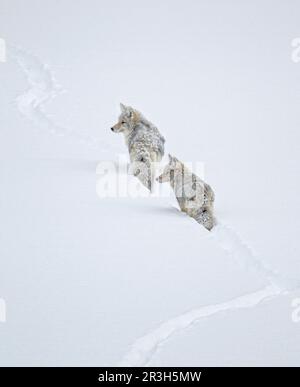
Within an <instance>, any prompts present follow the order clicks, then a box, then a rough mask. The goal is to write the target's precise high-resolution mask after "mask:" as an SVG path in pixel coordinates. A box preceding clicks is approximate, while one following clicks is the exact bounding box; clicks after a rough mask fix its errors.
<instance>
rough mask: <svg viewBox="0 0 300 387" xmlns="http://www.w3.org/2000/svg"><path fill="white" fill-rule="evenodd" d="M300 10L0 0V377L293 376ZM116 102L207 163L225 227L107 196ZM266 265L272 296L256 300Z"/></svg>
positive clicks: (286, 5)
mask: <svg viewBox="0 0 300 387" xmlns="http://www.w3.org/2000/svg"><path fill="white" fill-rule="evenodd" d="M299 14H300V2H299V1H296V0H289V1H284V2H283V1H274V0H272V1H271V0H270V1H267V0H254V1H233V0H232V1H229V0H226V1H221V0H219V1H216V0H214V1H208V0H207V1H196V0H194V1H192V0H185V1H177V0H175V1H174V0H172V1H171V0H168V1H167V0H163V1H156V0H154V1H151V2H149V1H133V0H128V1H121V0H119V1H116V0H112V1H96V0H85V1H83V0H76V1H71V0H61V1H54V0H43V1H38V0H27V1H21V0H20V1H17V0H0V37H1V38H3V39H5V41H6V44H7V61H6V62H5V63H0V104H1V114H0V136H1V138H0V181H1V189H0V209H1V218H0V298H3V299H4V300H5V302H6V308H7V322H6V323H0V343H1V345H0V364H1V365H10V366H11V365H23V366H26V365H46V366H52V365H71V366H73V365H84V366H85V365H89V366H106V365H117V364H129V365H145V364H149V365H158V366H170V365H171V366H173V365H178V366H207V365H216V366H217V365H299V347H300V346H299V344H300V323H298V324H297V323H295V322H293V321H292V317H291V316H292V312H293V308H292V306H291V303H292V300H293V299H294V298H296V297H299V295H300V293H299V290H297V289H295V287H294V286H292V285H294V283H295V280H294V279H296V280H297V279H299V280H300V260H299V256H300V255H299V250H300V249H299V228H300V221H299V193H300V192H299V161H300V160H299V125H300V115H299V97H300V63H298V62H297V61H293V60H292V58H293V57H292V55H293V50H295V47H292V41H293V39H295V38H297V37H299V36H300V27H299ZM54 80H55V81H54ZM56 82H57V84H59V85H60V86H61V89H59V88H58V87H57V85H56ZM119 102H123V103H125V104H130V105H132V106H134V107H136V108H137V109H139V110H140V111H142V112H143V113H144V114H145V116H146V117H147V118H148V119H149V120H151V121H152V122H153V123H155V124H156V125H157V126H158V128H159V129H160V131H161V132H162V133H163V135H164V136H165V138H166V140H167V142H166V145H167V151H169V152H171V153H172V154H174V155H176V156H177V157H178V158H180V159H182V160H184V161H192V162H197V161H200V162H203V163H204V164H205V178H206V180H207V182H208V183H209V184H210V185H211V186H212V187H213V188H214V190H215V193H216V216H217V218H218V220H219V221H220V223H221V226H220V228H219V230H216V232H215V233H213V234H210V233H208V232H207V231H206V230H204V229H203V228H201V227H200V226H199V225H198V224H196V223H195V222H194V221H193V220H192V219H188V218H187V217H185V216H184V215H182V214H180V213H179V212H178V211H177V210H176V209H175V208H174V207H173V205H174V204H175V200H174V198H173V197H171V199H166V198H164V199H159V198H153V197H149V198H144V199H137V200H133V199H130V198H128V199H126V198H125V199H124V198H123V199H120V198H111V199H100V198H99V197H98V196H97V194H96V185H97V179H99V176H98V177H97V176H96V167H97V164H98V163H99V162H100V161H101V160H111V161H116V160H117V159H118V153H119V152H125V151H126V149H125V145H124V143H123V139H122V138H121V136H117V135H115V134H113V133H111V131H110V127H111V125H112V124H114V123H115V122H116V119H117V115H118V114H119ZM228 243H229V247H228ZM226 249H227V250H226ZM266 265H267V266H268V267H270V270H271V272H272V276H273V274H274V273H275V272H277V274H276V275H275V274H274V276H273V277H274V278H275V277H276V276H278V278H281V279H282V282H281V281H280V282H281V283H280V290H279V291H278V294H276V295H275V293H276V290H275V291H274V294H273V293H272V292H273V290H271V295H272V294H273V296H272V297H271V298H269V297H268V296H264V293H263V295H262V296H260V293H259V294H258V295H257V293H256V292H257V291H260V290H261V289H264V288H265V286H269V285H268V284H269V282H268V280H267V279H266V278H265V269H264V268H265V266H266ZM296 282H297V281H296ZM291 288H293V290H291ZM286 289H289V290H288V291H287V292H286V291H285V290H286ZM243 296H246V298H245V299H243V298H242V300H241V303H240V304H238V306H237V307H234V308H233V307H232V305H233V304H231V303H230V301H231V300H235V299H239V297H243ZM260 301H263V302H262V303H261V302H260ZM228 302H229V304H228ZM223 303H224V308H223V309H222V308H221V310H219V309H218V306H216V305H219V304H222V305H223ZM205 306H209V307H211V309H209V311H210V312H209V313H208V315H205V313H206V312H207V310H206V309H201V308H203V307H205ZM199 308H200V309H199ZM188 311H195V315H193V316H192V317H191V318H190V320H189V318H186V317H184V316H185V315H184V313H186V312H188ZM199 313H200V315H201V313H202V314H203V313H204V316H203V317H202V318H199ZM180 316H183V318H182V320H180ZM197 316H198V317H197ZM178 317H179V320H178V319H177V318H178ZM168 321H169V323H168ZM181 323H182V324H181ZM190 323H193V324H192V325H190ZM164 324H166V326H165V325H164ZM160 327H162V329H160ZM187 328H188V329H187ZM145 336H146V339H144V341H143V340H141V341H136V340H137V339H138V338H140V337H142V338H143V337H144V338H145ZM165 339H167V340H165ZM122 359H123V360H122ZM120 362H121V363H120Z"/></svg>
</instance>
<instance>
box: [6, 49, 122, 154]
mask: <svg viewBox="0 0 300 387" xmlns="http://www.w3.org/2000/svg"><path fill="white" fill-rule="evenodd" d="M8 55H9V58H11V59H12V60H13V61H15V62H16V63H17V65H18V66H19V68H20V69H21V70H22V72H23V73H24V75H25V77H26V79H27V81H28V84H29V88H28V90H27V91H26V92H24V94H22V95H20V96H18V97H17V99H16V104H17V108H18V110H19V112H20V113H21V114H22V115H23V116H25V117H26V118H27V119H29V120H31V121H33V122H34V123H35V124H36V125H37V126H38V127H40V128H43V129H44V130H47V131H49V132H50V133H51V134H54V135H57V136H67V137H71V138H72V139H74V140H76V141H78V142H80V143H83V144H84V145H87V146H89V147H93V148H97V149H99V152H102V153H108V152H109V151H110V150H113V151H118V152H119V151H120V150H119V148H118V147H116V146H113V145H111V144H109V143H107V142H105V141H104V140H103V139H101V138H95V137H93V136H89V135H85V134H82V133H79V132H77V131H76V130H74V129H71V128H68V127H65V126H63V125H61V124H59V123H57V122H56V121H55V120H54V119H53V118H52V117H50V116H49V115H48V114H47V112H46V110H45V107H46V104H47V103H49V102H51V101H52V100H53V99H55V98H56V97H58V96H59V95H61V94H62V93H64V92H65V90H64V89H63V87H62V86H61V85H60V84H59V83H58V82H57V80H56V79H55V77H54V75H53V72H52V71H51V69H50V67H49V66H48V65H47V64H44V63H42V62H41V61H40V60H39V58H38V57H37V56H35V55H33V54H32V53H30V52H29V51H27V50H24V49H22V48H19V47H15V46H8Z"/></svg>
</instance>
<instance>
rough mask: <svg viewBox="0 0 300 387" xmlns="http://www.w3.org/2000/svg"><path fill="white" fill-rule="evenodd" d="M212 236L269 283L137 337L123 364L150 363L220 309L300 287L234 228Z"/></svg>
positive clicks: (221, 228) (250, 303)
mask: <svg viewBox="0 0 300 387" xmlns="http://www.w3.org/2000/svg"><path fill="white" fill-rule="evenodd" d="M210 237H212V238H214V240H215V241H216V242H217V243H218V245H219V246H220V247H221V248H222V249H224V250H225V251H226V252H227V253H228V254H229V255H230V256H231V257H232V258H233V259H234V261H235V262H237V263H239V264H242V265H243V266H244V267H245V268H246V269H250V270H253V271H254V272H255V273H256V274H258V275H260V276H261V277H263V278H264V279H265V280H267V282H269V285H267V286H266V287H264V288H263V289H261V290H258V291H255V292H251V293H248V294H245V295H243V296H239V297H236V298H234V299H232V300H230V301H226V302H222V303H218V304H213V305H207V306H202V307H199V308H197V309H194V310H191V311H190V312H187V313H183V314H181V315H179V316H177V317H174V318H172V319H170V320H168V321H166V322H164V323H162V324H161V325H160V326H159V327H157V328H156V329H154V330H153V331H151V332H149V333H148V334H146V335H145V336H143V337H141V338H139V339H137V340H136V341H135V342H134V343H133V345H132V346H131V349H130V350H129V351H128V353H127V354H125V356H124V357H123V359H122V360H121V362H120V364H119V365H120V366H124V367H125V366H127V367H134V366H137V367H138V366H146V365H147V364H148V363H149V361H150V360H151V359H152V358H153V356H154V354H155V353H156V351H157V350H158V348H159V347H160V346H161V345H162V344H163V343H164V342H165V341H166V340H167V339H169V338H170V337H171V336H173V335H174V334H176V333H178V332H180V331H182V330H185V329H187V328H188V327H189V326H191V325H192V324H195V323H197V322H198V321H199V320H201V319H202V318H207V317H210V316H213V315H215V314H217V313H220V312H229V311H232V310H237V309H244V308H253V307H255V306H257V305H258V304H260V303H262V302H265V301H267V300H269V299H272V298H273V297H275V296H279V295H283V294H287V293H288V291H289V290H294V289H296V288H299V287H300V282H299V281H298V280H290V279H286V278H283V277H282V276H280V275H279V274H278V273H277V272H275V271H273V270H272V269H271V268H269V267H268V266H267V264H266V263H265V262H264V261H262V260H260V259H259V258H257V257H256V256H255V254H254V253H253V252H252V250H251V248H250V247H249V246H248V245H247V244H246V243H245V242H243V240H242V239H241V238H240V237H239V236H238V234H237V233H236V232H235V231H234V230H232V229H231V228H230V227H228V226H226V225H224V224H222V223H218V225H217V226H216V227H215V228H214V229H213V230H212V231H211V232H210Z"/></svg>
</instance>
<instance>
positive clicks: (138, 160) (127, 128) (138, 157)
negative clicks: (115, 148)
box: [111, 104, 165, 190]
mask: <svg viewBox="0 0 300 387" xmlns="http://www.w3.org/2000/svg"><path fill="white" fill-rule="evenodd" d="M120 107H121V115H120V116H119V120H118V122H117V124H116V125H114V126H113V127H112V128H111V129H112V131H114V132H116V133H123V134H124V136H125V142H126V145H127V148H128V151H129V155H130V162H131V171H132V173H133V174H134V175H135V176H136V177H138V179H139V180H140V181H141V183H142V184H144V185H145V186H146V187H147V188H149V190H151V189H152V185H153V179H154V174H155V170H154V167H153V164H152V163H153V162H159V161H161V159H162V157H163V155H164V143H165V139H164V137H163V136H162V135H161V134H160V133H159V131H158V129H157V128H156V127H155V126H154V125H153V124H152V123H151V122H150V121H148V120H147V119H146V118H145V117H144V116H143V115H142V114H141V113H140V112H138V111H137V110H135V109H133V108H132V107H130V106H125V105H123V104H120Z"/></svg>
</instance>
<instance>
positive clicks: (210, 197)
mask: <svg viewBox="0 0 300 387" xmlns="http://www.w3.org/2000/svg"><path fill="white" fill-rule="evenodd" d="M156 180H157V181H158V182H159V183H165V182H167V181H169V182H170V184H171V187H172V188H173V190H174V193H175V195H176V199H177V201H178V204H179V207H180V209H181V211H183V212H186V213H187V214H188V215H189V216H191V217H192V218H194V219H195V220H196V221H197V222H198V223H200V224H202V225H203V226H204V227H205V228H206V229H207V230H209V231H210V230H211V229H212V228H213V226H214V225H215V224H216V223H215V219H214V216H213V207H214V200H215V195H214V192H213V190H212V188H211V187H210V186H209V185H208V184H206V183H205V182H204V181H203V180H201V179H200V178H199V177H198V176H196V175H195V174H194V173H192V172H191V171H189V169H188V168H187V167H186V166H185V165H184V164H183V163H182V162H181V161H179V160H177V158H176V157H173V156H171V155H169V163H168V164H167V165H166V166H165V168H164V171H163V173H162V174H161V175H160V176H159V177H158V178H157V179H156Z"/></svg>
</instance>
